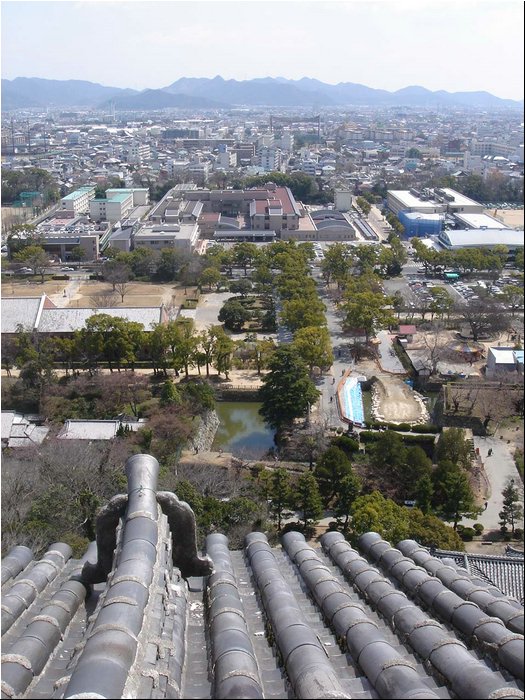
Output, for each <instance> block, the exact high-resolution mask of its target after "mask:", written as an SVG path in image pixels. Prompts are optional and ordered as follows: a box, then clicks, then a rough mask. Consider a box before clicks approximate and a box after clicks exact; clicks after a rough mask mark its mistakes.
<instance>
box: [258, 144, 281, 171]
mask: <svg viewBox="0 0 525 700" xmlns="http://www.w3.org/2000/svg"><path fill="white" fill-rule="evenodd" d="M281 162H282V159H281V149H280V148H276V147H275V146H260V147H259V148H258V149H257V165H258V167H259V168H262V169H263V170H265V171H266V172H272V171H273V170H280V169H281Z"/></svg>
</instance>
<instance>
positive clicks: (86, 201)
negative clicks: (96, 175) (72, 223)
mask: <svg viewBox="0 0 525 700" xmlns="http://www.w3.org/2000/svg"><path fill="white" fill-rule="evenodd" d="M94 197H95V188H94V187H93V186H92V185H87V186H86V187H79V189H78V190H75V191H74V192H70V193H69V194H67V195H66V196H65V197H62V199H61V200H60V205H61V209H65V210H66V211H72V212H73V213H74V215H75V216H78V215H79V214H87V213H88V212H89V205H90V202H91V200H92V199H93V198H94Z"/></svg>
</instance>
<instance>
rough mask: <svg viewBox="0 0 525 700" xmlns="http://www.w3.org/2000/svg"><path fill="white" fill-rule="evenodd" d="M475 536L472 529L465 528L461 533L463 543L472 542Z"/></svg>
mask: <svg viewBox="0 0 525 700" xmlns="http://www.w3.org/2000/svg"><path fill="white" fill-rule="evenodd" d="M474 535H475V531H474V529H473V528H472V527H464V528H463V531H462V532H461V539H462V540H463V542H472V539H473V538H474Z"/></svg>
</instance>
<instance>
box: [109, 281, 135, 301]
mask: <svg viewBox="0 0 525 700" xmlns="http://www.w3.org/2000/svg"><path fill="white" fill-rule="evenodd" d="M113 286H114V289H115V291H116V292H117V294H118V295H119V296H120V303H121V304H123V303H124V297H125V296H126V294H127V293H128V291H129V288H130V286H131V284H130V281H129V280H125V279H121V280H119V281H118V282H114V283H113Z"/></svg>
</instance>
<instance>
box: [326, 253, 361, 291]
mask: <svg viewBox="0 0 525 700" xmlns="http://www.w3.org/2000/svg"><path fill="white" fill-rule="evenodd" d="M352 261H353V257H352V252H351V249H350V248H349V247H348V246H347V245H345V244H344V243H334V244H333V245H331V246H330V247H329V248H327V249H326V251H325V253H324V258H323V260H322V261H321V272H322V275H323V277H324V279H325V281H326V284H327V285H329V284H330V280H331V279H334V280H335V281H336V282H337V286H338V288H339V289H340V288H341V286H342V284H343V282H344V281H345V280H346V278H347V277H348V275H349V274H350V269H351V267H352Z"/></svg>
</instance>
